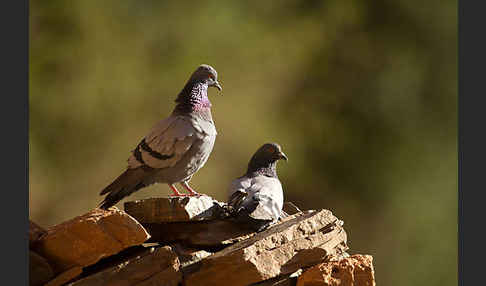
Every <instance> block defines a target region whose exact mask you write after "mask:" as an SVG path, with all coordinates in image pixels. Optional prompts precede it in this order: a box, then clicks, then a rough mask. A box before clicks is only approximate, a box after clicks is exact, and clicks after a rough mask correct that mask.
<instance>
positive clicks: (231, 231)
mask: <svg viewBox="0 0 486 286" xmlns="http://www.w3.org/2000/svg"><path fill="white" fill-rule="evenodd" d="M143 226H144V227H145V228H146V229H147V231H148V232H149V233H150V236H151V239H150V240H149V242H158V243H160V244H162V245H164V244H171V243H181V244H184V245H185V246H189V247H194V248H200V249H204V250H210V251H214V250H220V249H222V248H223V247H224V246H227V245H230V244H233V243H235V242H237V241H241V240H244V239H246V238H248V237H249V236H251V235H253V232H254V231H253V230H252V229H249V228H248V227H245V226H244V225H242V224H238V223H237V222H235V221H234V220H232V219H224V220H223V219H218V220H205V221H194V222H192V221H191V222H171V223H149V224H143Z"/></svg>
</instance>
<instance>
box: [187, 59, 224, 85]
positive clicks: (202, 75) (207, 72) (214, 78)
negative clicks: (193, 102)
mask: <svg viewBox="0 0 486 286" xmlns="http://www.w3.org/2000/svg"><path fill="white" fill-rule="evenodd" d="M191 81H202V82H206V83H207V84H208V86H212V87H216V88H217V89H218V90H219V91H221V90H222V89H223V88H222V87H221V85H220V84H219V82H218V72H216V70H215V69H214V68H213V67H212V66H210V65H205V64H202V65H200V66H199V67H198V68H197V69H196V71H194V73H192V76H191Z"/></svg>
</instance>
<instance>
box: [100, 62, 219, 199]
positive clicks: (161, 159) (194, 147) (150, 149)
mask: <svg viewBox="0 0 486 286" xmlns="http://www.w3.org/2000/svg"><path fill="white" fill-rule="evenodd" d="M217 79H218V74H217V72H216V70H215V69H214V68H212V67H211V66H209V65H200V66H199V67H198V68H197V69H196V71H195V72H194V73H193V74H192V75H191V77H190V78H189V80H188V81H187V83H186V85H185V86H184V88H183V89H182V91H181V92H180V93H179V95H178V96H177V99H176V103H177V105H176V106H175V108H174V110H173V111H172V114H171V115H170V116H169V117H167V118H166V119H163V120H161V121H159V122H158V123H157V124H156V125H155V126H154V127H153V128H152V130H151V131H150V132H149V133H148V135H147V136H145V137H144V138H143V139H142V141H141V142H140V143H139V144H138V145H137V147H136V148H135V149H134V150H133V151H132V155H131V156H130V158H128V168H127V170H126V171H125V172H124V173H123V174H121V175H120V176H119V177H118V178H116V179H115V181H114V182H113V183H111V184H110V185H109V186H107V187H106V188H105V189H104V190H102V191H101V193H100V195H104V194H107V196H106V197H105V199H104V200H103V202H101V204H100V208H103V209H107V208H109V207H110V206H113V205H114V204H116V203H117V202H119V201H120V200H121V199H123V198H124V197H126V196H129V195H130V194H132V193H133V192H136V191H138V190H140V189H141V188H144V187H146V186H149V185H151V184H154V183H167V184H168V185H169V187H170V188H171V189H172V191H173V195H174V196H186V194H182V193H179V191H178V190H177V189H176V187H175V186H174V184H176V183H180V184H181V185H182V186H183V187H184V188H185V189H186V190H187V191H188V192H189V196H195V195H199V194H198V193H197V192H196V191H194V190H193V189H192V188H191V187H190V186H189V184H188V182H189V180H190V179H191V178H192V176H193V175H194V173H196V172H197V171H198V170H199V169H200V168H201V167H202V166H203V165H204V163H206V161H207V160H208V157H209V154H210V153H211V151H212V150H213V146H214V140H215V139H216V134H217V132H216V128H215V126H214V122H213V118H212V116H211V102H209V99H208V94H207V91H208V87H211V86H212V87H216V88H217V89H219V90H220V91H221V86H220V85H219V83H218V80H217Z"/></svg>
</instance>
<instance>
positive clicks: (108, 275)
mask: <svg viewBox="0 0 486 286" xmlns="http://www.w3.org/2000/svg"><path fill="white" fill-rule="evenodd" d="M179 268H180V262H179V259H178V257H177V254H176V253H175V252H174V251H173V250H172V248H171V247H169V246H165V247H159V248H155V247H151V248H150V249H148V250H146V251H145V252H143V253H142V254H140V255H137V256H136V257H133V258H131V259H129V260H126V261H122V262H120V263H118V265H115V266H113V267H109V268H107V269H104V270H102V271H100V272H97V273H95V274H93V275H90V276H88V277H85V278H82V279H80V280H77V281H74V282H73V283H71V284H69V286H102V285H103V286H104V285H112V286H134V285H136V286H144V285H146V286H148V285H167V286H176V285H178V284H179V283H180V282H181V281H182V274H181V272H179Z"/></svg>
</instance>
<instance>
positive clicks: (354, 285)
mask: <svg viewBox="0 0 486 286" xmlns="http://www.w3.org/2000/svg"><path fill="white" fill-rule="evenodd" d="M334 285H339V286H375V285H376V283H375V273H374V269H373V257H372V256H370V255H360V254H355V255H352V256H350V257H348V258H344V259H341V260H339V261H330V262H325V263H322V264H319V265H316V266H313V267H311V268H309V269H308V270H307V271H305V272H304V273H303V274H302V275H301V276H300V277H299V279H298V281H297V286H334Z"/></svg>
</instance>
